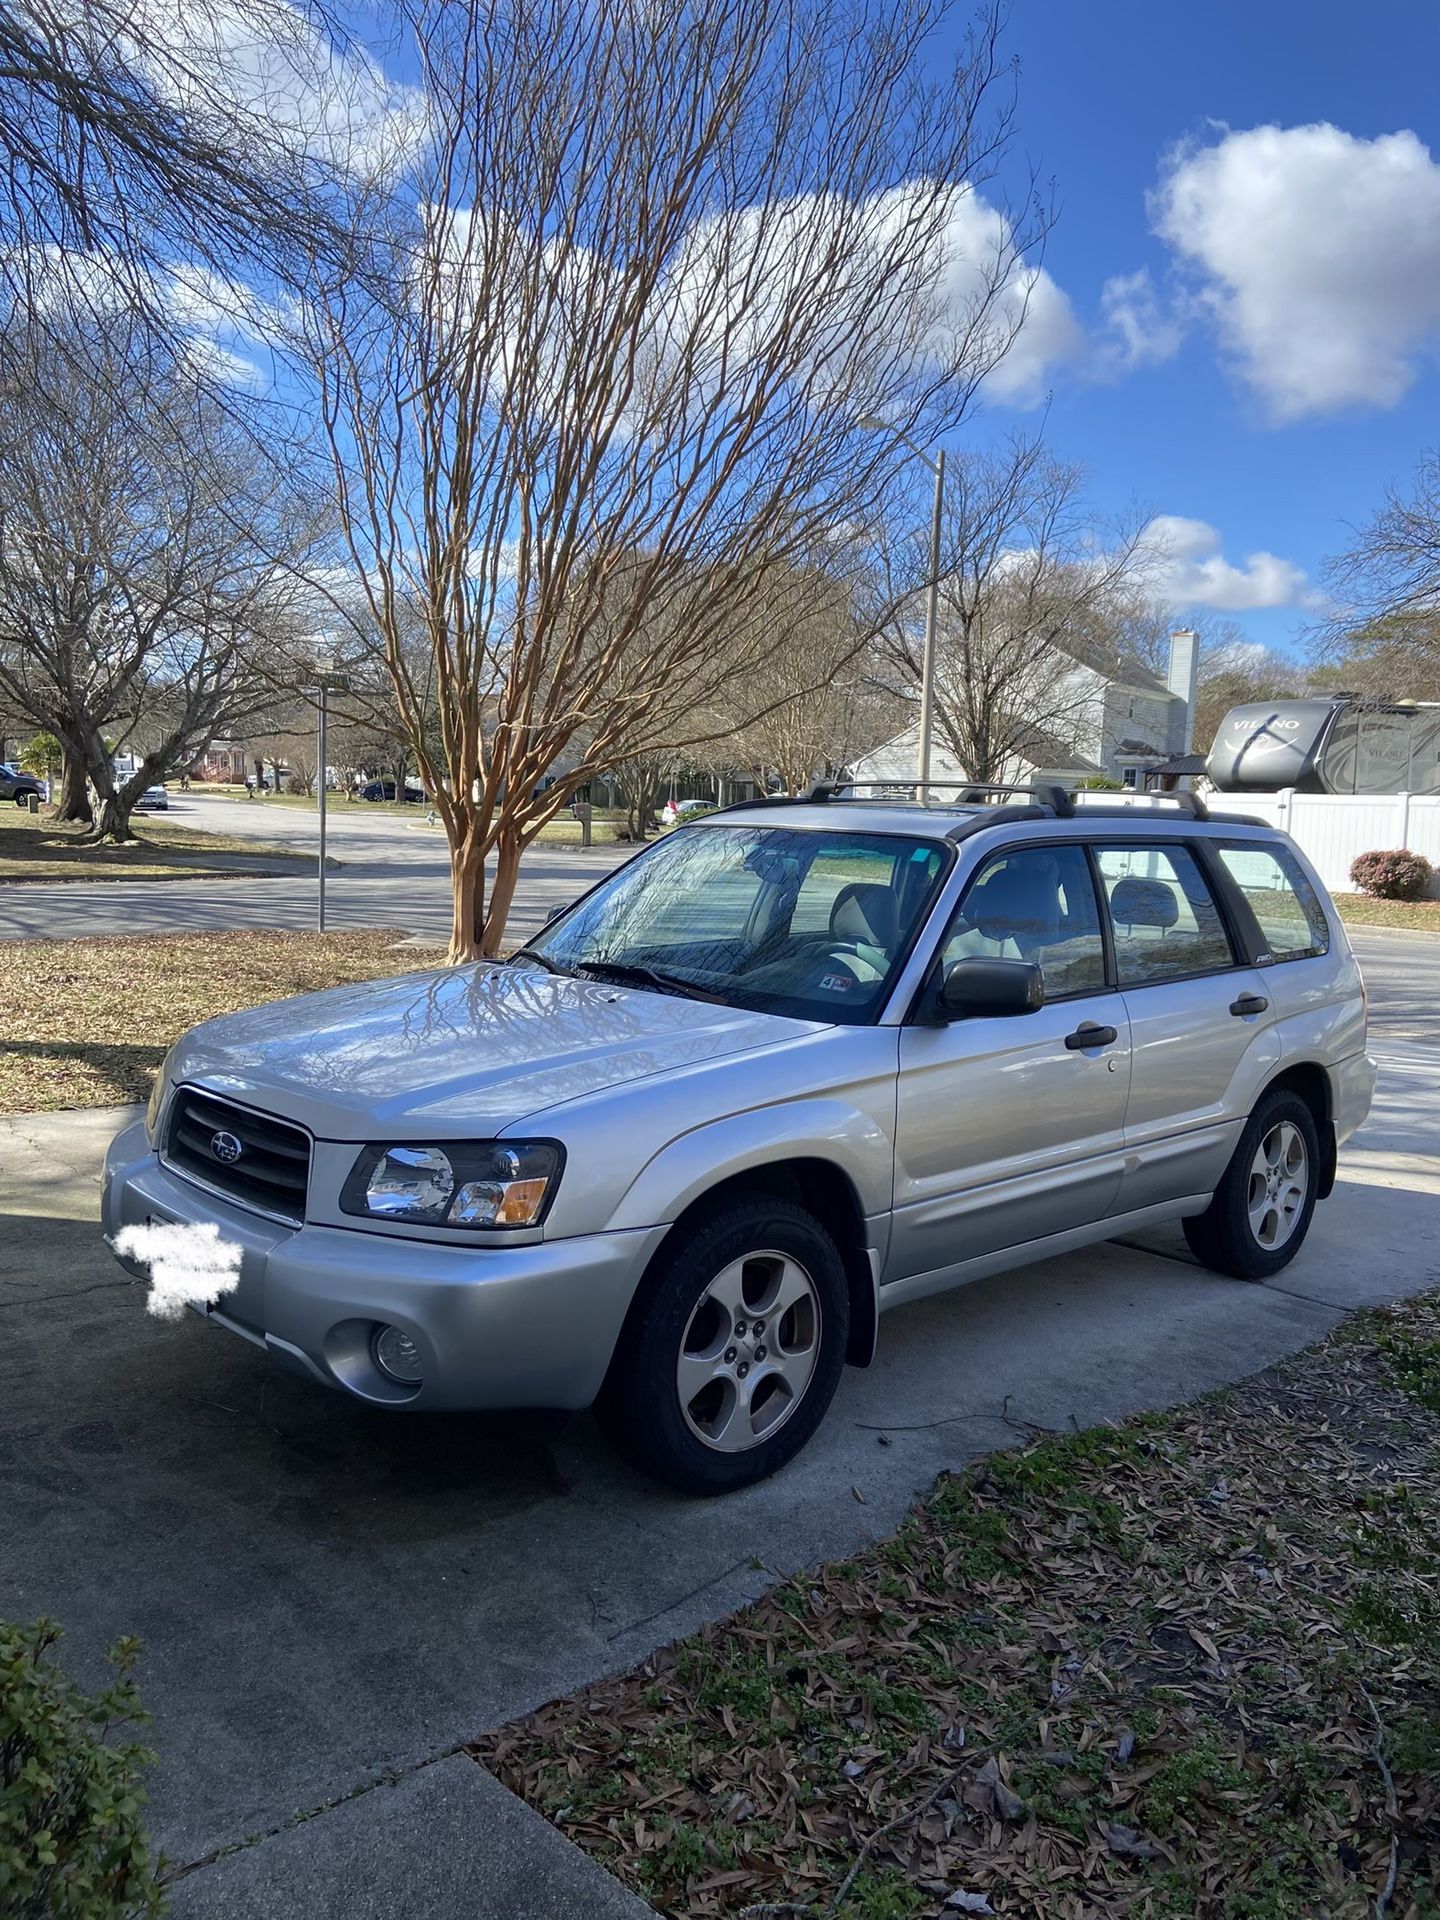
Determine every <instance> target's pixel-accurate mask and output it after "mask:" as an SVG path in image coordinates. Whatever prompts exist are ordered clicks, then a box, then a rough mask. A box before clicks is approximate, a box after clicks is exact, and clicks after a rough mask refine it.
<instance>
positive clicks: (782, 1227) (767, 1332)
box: [595, 1194, 850, 1493]
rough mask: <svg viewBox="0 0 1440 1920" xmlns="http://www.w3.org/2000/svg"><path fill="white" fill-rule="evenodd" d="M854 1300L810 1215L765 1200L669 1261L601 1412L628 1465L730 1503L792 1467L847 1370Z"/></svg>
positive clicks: (651, 1289) (630, 1330)
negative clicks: (731, 1496) (730, 1497)
mask: <svg viewBox="0 0 1440 1920" xmlns="http://www.w3.org/2000/svg"><path fill="white" fill-rule="evenodd" d="M849 1323H850V1298H849V1292H848V1290H847V1287H846V1282H845V1269H844V1265H843V1263H842V1261H841V1258H840V1253H839V1250H838V1249H837V1247H836V1245H835V1242H834V1241H833V1240H832V1239H831V1238H830V1235H829V1234H828V1233H827V1232H826V1231H825V1229H824V1227H822V1226H821V1225H820V1223H819V1221H818V1220H816V1219H815V1218H814V1217H813V1215H811V1214H809V1213H807V1212H806V1211H805V1209H804V1208H803V1207H799V1206H796V1205H794V1204H793V1203H792V1202H790V1201H788V1200H777V1199H770V1198H768V1197H766V1196H765V1195H761V1194H756V1195H753V1196H747V1197H742V1198H740V1199H737V1200H734V1201H731V1202H729V1203H726V1204H722V1205H721V1206H719V1207H717V1208H716V1209H715V1210H714V1211H713V1212H710V1213H707V1214H704V1215H702V1216H701V1217H700V1218H699V1219H698V1220H697V1221H696V1222H695V1223H694V1224H693V1225H692V1226H690V1227H688V1228H686V1229H684V1230H683V1231H682V1232H681V1233H680V1234H679V1235H677V1236H676V1237H675V1239H674V1240H673V1242H672V1243H670V1244H668V1245H667V1246H666V1247H665V1248H664V1249H663V1250H662V1252H661V1254H660V1257H659V1260H658V1262H657V1263H656V1265H655V1266H654V1267H652V1269H651V1271H650V1273H649V1274H647V1276H646V1278H645V1282H644V1284H643V1286H642V1289H641V1292H640V1294H639V1295H638V1296H637V1297H636V1301H635V1305H634V1306H633V1307H632V1309H631V1312H630V1314H629V1316H628V1318H627V1320H626V1325H625V1331H624V1332H623V1334H622V1335H621V1337H620V1343H619V1345H618V1347H617V1348H616V1352H615V1358H614V1360H613V1361H612V1362H611V1365H610V1371H609V1373H608V1375H607V1376H606V1380H605V1386H604V1388H603V1390H602V1392H601V1395H600V1399H599V1401H598V1402H597V1404H596V1408H595V1412H596V1417H597V1419H598V1420H599V1422H600V1425H601V1427H602V1429H603V1431H604V1432H605V1434H606V1436H607V1437H608V1438H609V1440H610V1441H611V1443H612V1445H614V1446H615V1448H616V1449H617V1451H619V1452H620V1453H622V1454H623V1455H624V1456H625V1458H626V1459H628V1460H629V1461H630V1462H631V1464H632V1465H634V1466H637V1467H639V1468H641V1469H642V1470H643V1471H644V1472H646V1473H652V1474H654V1475H656V1476H657V1477H658V1478H660V1479H662V1480H667V1481H669V1483H670V1484H671V1486H674V1487H679V1488H680V1490H681V1491H682V1492H685V1493H730V1492H733V1491H734V1490H735V1489H736V1488H739V1487H748V1486H750V1485H752V1484H753V1483H754V1482H755V1481H757V1480H763V1479H765V1478H766V1476H767V1475H769V1474H772V1473H774V1472H775V1471H776V1470H777V1469H778V1468H780V1467H782V1466H784V1465H785V1463H786V1462H787V1461H788V1460H792V1459H794V1457H795V1455H796V1454H797V1453H799V1451H800V1449H801V1448H802V1447H803V1446H804V1445H805V1443H806V1442H807V1441H808V1440H809V1438H810V1436H811V1434H813V1433H814V1431H815V1429H816V1428H817V1427H818V1426H819V1424H820V1422H821V1420H822V1419H823V1418H824V1416H825V1411H826V1408H827V1407H828V1406H829V1405H830V1402H831V1400H832V1398H833V1397H834V1393H835V1389H836V1387H837V1385H838V1384H839V1380H840V1373H841V1369H842V1368H843V1366H844V1363H845V1349H846V1344H847V1341H848V1338H849Z"/></svg>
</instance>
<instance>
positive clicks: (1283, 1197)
mask: <svg viewBox="0 0 1440 1920" xmlns="http://www.w3.org/2000/svg"><path fill="white" fill-rule="evenodd" d="M1309 1184H1310V1155H1309V1153H1308V1152H1307V1150H1306V1146H1305V1136H1304V1134H1302V1133H1301V1131H1300V1129H1299V1128H1298V1127H1297V1126H1296V1125H1295V1123H1294V1121H1293V1120H1280V1121H1277V1123H1276V1124H1275V1125H1274V1126H1273V1127H1271V1129H1270V1131H1269V1132H1268V1133H1267V1134H1266V1135H1265V1136H1264V1138H1263V1139H1262V1140H1261V1142H1260V1144H1259V1146H1258V1147H1257V1148H1256V1149H1255V1158H1254V1159H1253V1160H1252V1161H1251V1162H1250V1185H1249V1190H1248V1192H1247V1194H1246V1200H1245V1207H1246V1212H1247V1213H1248V1214H1249V1216H1250V1232H1251V1234H1252V1235H1253V1236H1254V1239H1255V1243H1256V1245H1257V1246H1260V1247H1263V1248H1264V1249H1265V1251H1266V1252H1267V1253H1273V1252H1274V1251H1275V1250H1276V1248H1277V1247H1283V1246H1284V1245H1285V1244H1286V1242H1287V1241H1288V1240H1289V1239H1290V1238H1291V1236H1292V1235H1293V1234H1294V1232H1295V1229H1296V1227H1297V1226H1298V1225H1299V1224H1300V1215H1301V1213H1302V1212H1303V1210H1304V1206H1305V1195H1306V1193H1307V1191H1308V1190H1309Z"/></svg>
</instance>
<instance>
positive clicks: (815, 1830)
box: [473, 1294, 1440, 1920]
mask: <svg viewBox="0 0 1440 1920" xmlns="http://www.w3.org/2000/svg"><path fill="white" fill-rule="evenodd" d="M1012 1411H1014V1412H1015V1414H1016V1420H1015V1424H1020V1425H1023V1420H1022V1419H1021V1418H1020V1416H1021V1415H1023V1408H1020V1409H1014V1410H1012ZM879 1438H881V1436H879V1435H877V1440H878V1439H879ZM1437 1467H1440V1295H1435V1294H1432V1295H1430V1296H1428V1297H1427V1298H1424V1299H1422V1300H1420V1301H1417V1302H1414V1303H1411V1304H1409V1305H1406V1306H1402V1307H1398V1308H1396V1309H1393V1310H1390V1311H1387V1312H1381V1313H1371V1314H1365V1315H1362V1316H1360V1317H1358V1318H1357V1319H1356V1320H1354V1321H1352V1322H1351V1323H1350V1324H1349V1325H1348V1326H1346V1327H1344V1328H1343V1329H1341V1330H1340V1331H1338V1332H1337V1333H1335V1334H1334V1335H1333V1336H1332V1337H1331V1338H1330V1339H1329V1340H1327V1341H1326V1342H1325V1343H1324V1344H1323V1345H1321V1346H1319V1347H1316V1348H1312V1349H1311V1350H1310V1351H1309V1352H1307V1353H1304V1354H1301V1355H1299V1356H1298V1357H1297V1358H1295V1359H1294V1360H1292V1361H1289V1362H1286V1363H1285V1364H1283V1365H1281V1366H1279V1367H1276V1368H1273V1369H1271V1370H1270V1371H1268V1372H1266V1373H1264V1374H1261V1375H1259V1376H1258V1377H1257V1378H1255V1379H1253V1380H1251V1381H1248V1382H1246V1383H1244V1384H1243V1385H1241V1386H1238V1387H1236V1388H1234V1389H1232V1390H1230V1391H1228V1392H1224V1393H1218V1394H1214V1395H1211V1396H1208V1397H1206V1398H1205V1399H1203V1400H1201V1401H1198V1402H1197V1403H1195V1404H1194V1405H1192V1406H1189V1407H1184V1408H1181V1409H1179V1410H1178V1411H1175V1412H1172V1413H1168V1414H1163V1415H1146V1416H1141V1417H1138V1418H1136V1419H1133V1420H1130V1421H1127V1422H1125V1423H1124V1424H1122V1425H1120V1426H1117V1427H1098V1428H1094V1429H1091V1430H1090V1431H1088V1432H1083V1433H1078V1434H1053V1435H1051V1434H1039V1435H1037V1436H1036V1437H1035V1438H1033V1439H1032V1441H1031V1442H1030V1443H1029V1444H1028V1445H1025V1446H1023V1447H1021V1448H1019V1449H1018V1450H1017V1451H1014V1452H1008V1453H998V1454H992V1455H990V1456H989V1457H988V1458H986V1459H983V1460H981V1461H979V1462H978V1463H977V1464H976V1465H974V1466H973V1467H971V1468H970V1469H969V1470H967V1471H966V1472H964V1473H962V1474H959V1475H955V1476H948V1475H947V1476H943V1477H942V1478H941V1479H940V1480H939V1481H938V1482H937V1484H936V1486H935V1488H934V1490H933V1491H932V1492H931V1493H930V1494H929V1495H928V1496H927V1497H926V1498H925V1499H923V1500H922V1501H921V1502H920V1503H919V1504H918V1505H917V1506H916V1507H915V1508H914V1509H913V1510H912V1512H911V1514H910V1516H909V1518H908V1519H907V1520H906V1521H905V1522H904V1524H903V1525H902V1527H901V1528H900V1531H899V1533H898V1534H896V1535H895V1536H894V1538H892V1539H889V1540H885V1541H883V1542H881V1543H880V1544H878V1545H876V1546H874V1547H871V1548H869V1549H867V1550H866V1551H864V1552H862V1553H859V1554H857V1555H856V1556H855V1557H854V1558H853V1559H850V1560H845V1561H840V1562H837V1563H835V1564H833V1565H830V1566H823V1567H817V1568H813V1569H810V1570H808V1571H806V1572H803V1573H801V1574H798V1575H796V1576H795V1577H794V1578H793V1579H789V1580H786V1581H784V1582H783V1584H781V1585H780V1586H779V1587H778V1588H777V1589H776V1590H775V1592H774V1593H773V1594H772V1595H771V1596H770V1597H769V1598H768V1599H766V1600H763V1601H761V1602H759V1603H758V1604H756V1605H754V1606H751V1607H748V1608H746V1609H745V1610H744V1611H743V1612H740V1613H737V1614H735V1615H734V1616H732V1617H731V1618H730V1619H728V1620H725V1621H722V1622H721V1623H719V1624H718V1625H717V1626H714V1627H711V1628H708V1629H706V1630H704V1631H703V1632H700V1633H697V1634H694V1635H692V1636H691V1637H690V1638H689V1639H686V1640H683V1641H680V1642H679V1643H677V1644H675V1645H673V1646H670V1647H666V1648H664V1649H663V1650H662V1651H660V1652H659V1653H657V1654H655V1655H654V1656H653V1657H652V1658H651V1659H649V1660H647V1661H645V1663H644V1664H643V1665H642V1666H640V1667H637V1668H635V1669H633V1670H632V1671H631V1672H629V1673H625V1674H621V1675H620V1676H618V1677H617V1678H615V1679H610V1680H604V1681H601V1682H599V1683H598V1684H597V1685H595V1686H592V1687H590V1688H589V1689H587V1690H586V1691H585V1692H584V1693H582V1694H580V1695H579V1696H577V1697H576V1698H574V1699H572V1700H562V1701H557V1702H553V1703H552V1704H550V1705H548V1706H545V1707H542V1708H541V1709H540V1710H539V1711H538V1712H537V1713H535V1714H533V1715H531V1716H529V1717H528V1718H526V1719H522V1720H519V1721H517V1722H515V1723H514V1724H513V1725H511V1726H508V1727H505V1728H503V1729H501V1730H500V1731H499V1732H497V1733H494V1734H491V1735H488V1736H487V1737H486V1738H484V1739H483V1740H481V1741H479V1742H478V1743H476V1745H475V1747H474V1748H473V1752H474V1754H475V1756H476V1758H477V1759H479V1760H481V1761H482V1762H483V1763H484V1764H485V1765H486V1766H487V1767H489V1768H490V1769H492V1771H494V1772H495V1773H496V1774H498V1776H499V1777H500V1779H501V1780H502V1781H504V1783H505V1784H506V1785H507V1786H508V1787H510V1788H511V1789H512V1791H514V1792H516V1793H518V1794H519V1795H521V1796H522V1797H523V1798H524V1799H526V1800H528V1801H529V1802H530V1803H531V1804H532V1805H533V1806H534V1807H536V1808H537V1809H539V1810H540V1811H541V1812H543V1813H544V1814H546V1815H547V1816H548V1817H549V1818H551V1819H552V1820H554V1821H555V1823H556V1824H557V1825H558V1826H559V1827H560V1829H561V1830H562V1832H564V1833H565V1834H566V1835H568V1836H569V1838H570V1839H572V1840H574V1841H575V1842H577V1844H579V1845H580V1846H581V1847H583V1848H585V1849H586V1851H588V1852H589V1853H591V1854H593V1855H594V1856H595V1858H596V1859H597V1860H599V1861H600V1862H601V1863H602V1864H603V1865H604V1866H606V1867H607V1868H609V1869H610V1870H611V1871H612V1872H614V1873H616V1874H618V1875H619V1877H620V1878H621V1879H622V1880H623V1881H624V1882H625V1883H626V1884H627V1885H628V1886H630V1887H632V1888H633V1889H634V1890H635V1891H636V1892H637V1893H639V1894H641V1895H642V1896H643V1897H644V1898H646V1899H647V1900H650V1901H652V1902H653V1903H654V1904H655V1905H656V1907H657V1908H658V1909H659V1911H660V1912H661V1913H663V1914H667V1915H673V1916H677V1920H678V1916H681V1915H683V1916H686V1920H710V1917H711V1916H721V1915H728V1916H735V1917H736V1920H738V1916H741V1915H748V1916H751V1920H759V1917H760V1916H767V1917H769V1916H776V1917H778V1916H782V1915H784V1916H793V1917H794V1920H800V1917H801V1916H805V1917H806V1920H952V1917H953V1915H955V1914H956V1913H957V1912H960V1913H982V1914H989V1913H994V1914H1005V1915H1014V1916H1025V1920H1302V1916H1303V1917H1305V1920H1322V1916H1323V1920H1363V1917H1365V1916H1369V1915H1372V1914H1382V1913H1383V1914H1387V1915H1389V1916H1390V1917H1391V1920H1435V1916H1436V1915H1437V1914H1440V1474H1437ZM756 1564H757V1566H758V1565H759V1562H758V1561H757V1563H756ZM1392 1875H1393V1892H1391V1893H1390V1894H1389V1895H1388V1896H1387V1895H1386V1889H1387V1886H1389V1885H1390V1883H1391V1876H1392Z"/></svg>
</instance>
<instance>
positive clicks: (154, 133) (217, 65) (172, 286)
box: [0, 0, 409, 374]
mask: <svg viewBox="0 0 1440 1920" xmlns="http://www.w3.org/2000/svg"><path fill="white" fill-rule="evenodd" d="M408 117H409V107H408V102H406V100H405V99H404V97H403V94H401V93H400V90H387V89H386V88H385V86H384V84H383V83H382V82H381V80H380V78H379V75H378V73H377V71H376V69H375V68H374V67H373V65H372V64H371V63H370V62H369V61H368V60H367V59H365V57H364V56H363V55H360V54H358V53H353V52H352V51H351V50H349V49H348V48H347V47H346V45H345V43H344V40H343V36H342V35H341V34H340V33H339V31H338V29H337V27H336V25H335V22H334V20H333V19H332V18H331V17H330V16H328V15H327V13H326V11H325V9H324V7H323V6H321V5H318V4H315V0H194V3H193V4H190V5H187V6H186V7H183V8H164V7H154V6H145V5H139V6H137V5H133V4H131V3H130V0H25V4H23V5H19V6H13V7H6V8H4V9H3V10H0V161H3V165H0V305H4V306H5V307H6V308H8V310H9V317H10V322H11V328H12V332H11V335H10V338H11V339H13V337H14V335H13V326H14V319H15V316H16V315H17V314H18V313H23V314H26V315H28V316H29V317H30V318H31V320H32V321H38V322H40V323H42V324H43V322H44V320H45V317H46V315H47V314H48V313H50V312H53V311H60V312H62V313H66V314H69V315H72V316H73V315H74V314H76V313H83V314H86V315H87V316H89V317H92V318H93V317H96V316H97V315H98V314H101V313H105V312H109V311H113V310H114V309H115V308H116V307H120V308H123V309H124V310H126V311H127V312H129V313H130V314H131V316H132V318H143V319H144V321H145V323H146V324H147V325H148V326H149V327H151V328H152V329H153V330H154V331H155V332H156V333H157V335H159V336H162V337H165V338H167V339H169V340H170V342H171V344H172V345H173V344H175V342H176V340H177V339H178V338H180V337H181V336H182V335H184V334H185V333H187V332H188V331H190V330H191V329H192V328H193V326H194V323H195V321H196V318H197V311H196V310H197V305H206V304H212V305H213V304H214V302H215V301H216V300H217V299H218V300H219V301H220V302H221V303H225V302H227V301H228V303H229V304H230V305H231V307H232V308H233V306H234V305H235V304H236V302H237V301H238V300H239V299H240V298H241V297H242V296H241V292H240V286H239V284H238V283H239V282H242V281H243V282H244V283H246V284H247V285H248V286H249V287H250V288H251V289H253V290H255V291H256V292H260V291H262V290H265V289H269V290H272V291H273V290H279V289H284V288H293V287H294V286H296V285H297V284H298V283H299V280H300V277H301V275H302V273H303V271H304V270H305V268H306V266H307V265H308V264H309V263H310V262H312V261H313V260H314V259H315V258H316V257H317V255H318V256H320V257H331V256H332V255H333V254H334V252H335V250H336V248H337V244H338V243H339V241H340V239H341V230H340V228H339V227H338V226H337V224H336V220H335V211H336V209H335V206H334V203H333V192H332V190H333V187H334V184H335V182H336V180H337V179H338V178H339V177H342V176H343V175H344V174H345V173H346V172H347V170H349V169H352V168H354V167H356V166H362V167H364V168H367V169H371V170H373V169H374V168H376V167H378V166H383V164H384V158H385V150H386V145H387V138H388V137H390V136H392V135H393V136H394V137H399V135H400V132H401V128H402V124H403V123H404V122H406V121H407V119H408ZM3 344H4V343H3V342H0V346H3ZM91 371H92V374H93V371H94V370H93V369H92V370H91Z"/></svg>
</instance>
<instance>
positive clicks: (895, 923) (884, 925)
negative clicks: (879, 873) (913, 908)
mask: <svg viewBox="0 0 1440 1920" xmlns="http://www.w3.org/2000/svg"><path fill="white" fill-rule="evenodd" d="M830 931H831V932H832V933H833V934H835V935H837V936H838V937H839V938H840V939H841V940H854V941H856V942H858V944H859V945H861V946H864V947H878V948H879V949H880V951H881V952H882V953H891V952H893V951H894V949H895V946H896V943H897V941H898V940H899V937H900V903H899V902H898V901H897V900H896V898H895V895H894V893H893V892H892V891H891V889H890V888H889V887H887V886H884V885H882V884H881V882H879V881H878V880H852V881H850V883H849V884H848V885H847V886H843V887H842V888H841V889H840V891H839V893H837V894H836V896H835V904H834V906H833V907H832V908H831V909H830Z"/></svg>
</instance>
